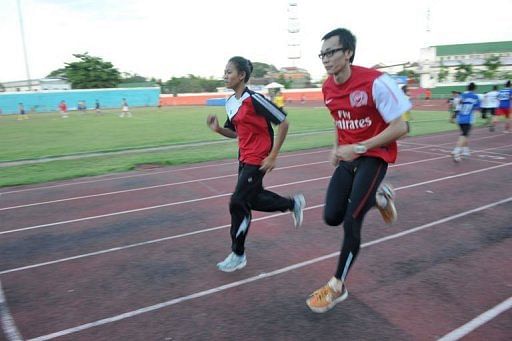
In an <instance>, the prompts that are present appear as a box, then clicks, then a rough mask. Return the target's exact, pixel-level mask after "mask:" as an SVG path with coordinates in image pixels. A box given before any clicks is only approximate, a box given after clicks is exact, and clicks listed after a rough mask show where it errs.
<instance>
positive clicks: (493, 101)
mask: <svg viewBox="0 0 512 341" xmlns="http://www.w3.org/2000/svg"><path fill="white" fill-rule="evenodd" d="M498 94H499V92H498V87H497V86H496V85H495V86H493V87H492V90H491V91H489V92H488V93H486V94H485V99H486V101H487V107H488V108H489V113H490V114H491V115H490V117H489V121H488V123H489V131H494V126H495V125H496V121H497V119H496V108H498V106H499V105H500V101H499V100H498Z"/></svg>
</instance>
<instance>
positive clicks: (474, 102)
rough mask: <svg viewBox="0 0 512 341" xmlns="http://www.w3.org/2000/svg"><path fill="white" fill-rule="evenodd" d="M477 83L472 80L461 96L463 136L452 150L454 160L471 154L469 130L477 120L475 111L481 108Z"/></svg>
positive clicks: (460, 119) (460, 116) (456, 160)
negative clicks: (476, 91) (476, 92)
mask: <svg viewBox="0 0 512 341" xmlns="http://www.w3.org/2000/svg"><path fill="white" fill-rule="evenodd" d="M475 89H476V85H475V83H473V82H471V83H469V85H468V90H467V91H465V92H464V93H463V94H462V95H461V96H460V110H459V112H458V113H457V124H458V125H459V127H460V131H461V136H459V138H458V140H457V144H456V146H455V148H454V149H453V151H452V156H453V160H454V161H455V162H459V161H460V160H461V156H469V155H470V151H469V146H468V145H469V143H468V138H469V132H470V130H471V127H472V125H473V123H474V122H475V115H474V111H475V110H476V109H478V108H480V100H479V98H478V95H477V94H475V92H474V91H475Z"/></svg>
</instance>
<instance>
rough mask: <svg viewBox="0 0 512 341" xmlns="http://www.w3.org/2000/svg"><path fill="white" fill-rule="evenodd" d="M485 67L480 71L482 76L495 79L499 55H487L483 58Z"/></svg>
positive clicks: (499, 64) (499, 62)
mask: <svg viewBox="0 0 512 341" xmlns="http://www.w3.org/2000/svg"><path fill="white" fill-rule="evenodd" d="M484 65H485V67H486V69H485V70H483V71H482V76H484V78H485V79H495V78H496V75H497V74H498V69H499V67H500V66H501V61H500V57H499V56H489V57H487V58H486V59H485V63H484Z"/></svg>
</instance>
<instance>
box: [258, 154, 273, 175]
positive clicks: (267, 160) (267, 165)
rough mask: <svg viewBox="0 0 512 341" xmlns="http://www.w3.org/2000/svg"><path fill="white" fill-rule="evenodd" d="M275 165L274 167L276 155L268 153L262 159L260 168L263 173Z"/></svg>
mask: <svg viewBox="0 0 512 341" xmlns="http://www.w3.org/2000/svg"><path fill="white" fill-rule="evenodd" d="M275 167H276V157H275V156H272V155H269V156H267V157H266V158H265V159H264V160H263V163H262V164H261V167H260V170H261V171H264V172H265V173H268V172H270V171H271V170H272V169H274V168H275Z"/></svg>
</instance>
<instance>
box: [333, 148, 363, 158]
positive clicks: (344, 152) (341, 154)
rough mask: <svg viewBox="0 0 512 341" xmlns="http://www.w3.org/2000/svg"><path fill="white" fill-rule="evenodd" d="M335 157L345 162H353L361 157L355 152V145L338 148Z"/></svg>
mask: <svg viewBox="0 0 512 341" xmlns="http://www.w3.org/2000/svg"><path fill="white" fill-rule="evenodd" d="M335 155H336V157H337V158H338V159H341V160H343V161H352V160H354V159H357V157H358V156H359V155H358V154H356V153H355V152H354V145H353V144H344V145H341V146H338V148H337V149H336V152H335Z"/></svg>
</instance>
